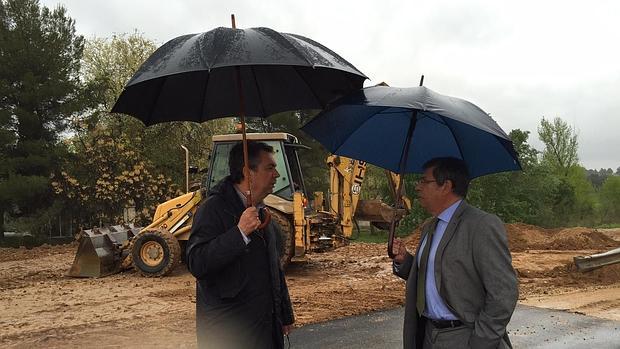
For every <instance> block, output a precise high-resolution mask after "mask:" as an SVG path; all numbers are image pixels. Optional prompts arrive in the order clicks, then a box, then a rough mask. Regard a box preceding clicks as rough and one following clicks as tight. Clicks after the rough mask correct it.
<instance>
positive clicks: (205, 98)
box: [200, 71, 211, 122]
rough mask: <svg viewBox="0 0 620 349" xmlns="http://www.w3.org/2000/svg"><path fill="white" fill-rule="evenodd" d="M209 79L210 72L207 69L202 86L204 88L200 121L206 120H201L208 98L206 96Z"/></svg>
mask: <svg viewBox="0 0 620 349" xmlns="http://www.w3.org/2000/svg"><path fill="white" fill-rule="evenodd" d="M210 79H211V73H210V72H209V71H207V79H206V80H207V81H205V86H204V90H203V92H202V100H203V102H202V105H201V106H200V122H202V121H206V120H203V119H202V118H203V117H206V115H205V105H206V104H207V101H208V98H207V88H208V86H209V80H210Z"/></svg>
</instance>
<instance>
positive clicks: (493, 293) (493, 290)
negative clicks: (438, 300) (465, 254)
mask: <svg viewBox="0 0 620 349" xmlns="http://www.w3.org/2000/svg"><path fill="white" fill-rule="evenodd" d="M474 265H475V267H476V270H477V272H478V275H479V276H480V278H481V280H482V282H483V284H484V289H485V291H486V297H485V303H484V307H483V309H482V310H481V311H480V313H479V314H478V318H477V319H476V321H475V323H474V331H473V333H472V336H471V338H470V343H469V344H470V346H471V347H472V348H497V347H498V345H499V342H500V341H501V338H502V337H503V336H504V334H505V333H506V326H507V325H508V322H509V321H510V317H511V316H512V313H513V311H514V309H515V306H516V304H517V299H518V295H519V286H518V280H517V276H516V273H515V271H514V269H513V267H512V258H511V256H510V251H509V249H508V237H507V235H506V230H505V228H504V224H503V223H502V221H501V220H500V219H499V218H498V217H496V216H494V215H486V216H485V217H483V219H482V221H481V222H480V224H479V229H478V230H476V233H475V235H474Z"/></svg>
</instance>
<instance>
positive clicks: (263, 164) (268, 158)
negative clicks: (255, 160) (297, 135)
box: [250, 151, 280, 202]
mask: <svg viewBox="0 0 620 349" xmlns="http://www.w3.org/2000/svg"><path fill="white" fill-rule="evenodd" d="M259 159H260V162H259V164H258V166H257V167H256V170H250V173H251V176H252V196H253V200H254V202H260V201H262V200H263V199H264V198H265V197H266V196H267V195H268V194H269V193H271V192H273V187H274V186H275V184H276V178H278V177H280V174H279V173H278V170H276V161H275V160H274V158H273V154H271V153H269V152H266V151H261V152H260V154H259Z"/></svg>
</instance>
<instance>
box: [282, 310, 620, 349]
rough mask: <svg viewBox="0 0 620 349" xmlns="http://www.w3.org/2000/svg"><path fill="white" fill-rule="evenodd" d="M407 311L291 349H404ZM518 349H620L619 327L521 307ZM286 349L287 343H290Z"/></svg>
mask: <svg viewBox="0 0 620 349" xmlns="http://www.w3.org/2000/svg"><path fill="white" fill-rule="evenodd" d="M403 311H404V310H403V308H397V309H393V310H386V311H380V312H375V313H371V314H366V315H360V316H355V317H349V318H345V319H340V320H335V321H329V322H324V323H319V324H314V325H307V326H304V327H301V328H298V329H297V330H295V331H294V332H293V333H291V335H290V342H291V348H294V349H302V348H313V349H315V348H338V349H345V348H351V349H353V348H355V349H358V348H368V349H374V348H376V349H379V348H381V349H383V348H402V338H401V336H402V319H403ZM508 333H509V335H510V340H511V342H512V345H513V347H514V348H528V349H529V348H545V349H551V348H562V349H565V348H592V349H594V348H597V349H620V321H611V320H603V319H598V318H594V317H590V316H585V315H580V314H574V313H568V312H564V311H559V310H549V309H542V308H535V307H529V306H524V305H518V306H517V309H516V310H515V313H514V314H513V316H512V320H511V321H510V324H508ZM285 346H286V342H285Z"/></svg>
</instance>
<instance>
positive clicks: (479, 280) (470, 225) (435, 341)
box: [393, 158, 519, 349]
mask: <svg viewBox="0 0 620 349" xmlns="http://www.w3.org/2000/svg"><path fill="white" fill-rule="evenodd" d="M468 186H469V175H468V172H467V167H466V166H465V163H464V162H463V161H462V160H459V159H455V158H436V159H432V160H430V161H429V162H427V163H426V164H425V165H424V176H423V178H422V179H420V180H419V181H418V182H417V184H416V191H417V193H418V196H419V200H420V204H421V205H422V207H424V209H426V210H427V211H428V212H429V213H431V214H432V215H433V216H434V217H433V219H432V221H431V222H430V223H428V224H426V225H425V226H424V227H423V228H422V236H421V241H420V244H419V245H418V248H417V251H416V254H415V256H412V255H411V254H410V253H408V252H407V250H406V248H405V244H404V242H402V241H400V240H396V241H395V242H394V247H393V252H394V254H395V257H394V273H395V274H396V275H398V276H400V277H401V278H403V279H405V280H407V285H406V298H405V323H404V329H403V343H404V347H405V348H406V349H409V348H424V349H427V348H434V349H436V348H450V349H453V348H476V349H477V348H511V347H512V346H511V344H510V340H509V339H508V335H507V333H506V325H507V324H508V322H509V321H510V317H511V316H512V313H513V311H514V308H515V306H516V303H517V298H518V292H519V290H518V281H517V277H516V274H515V271H514V269H513V268H512V259H511V256H510V251H509V250H508V238H507V236H506V230H505V228H504V224H503V223H502V221H501V220H500V219H499V218H498V217H497V216H495V215H492V214H489V213H486V212H484V211H482V210H480V209H477V208H475V207H473V206H470V205H469V204H467V203H466V202H465V200H464V198H465V196H466V195H467V188H468Z"/></svg>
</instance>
